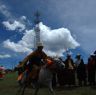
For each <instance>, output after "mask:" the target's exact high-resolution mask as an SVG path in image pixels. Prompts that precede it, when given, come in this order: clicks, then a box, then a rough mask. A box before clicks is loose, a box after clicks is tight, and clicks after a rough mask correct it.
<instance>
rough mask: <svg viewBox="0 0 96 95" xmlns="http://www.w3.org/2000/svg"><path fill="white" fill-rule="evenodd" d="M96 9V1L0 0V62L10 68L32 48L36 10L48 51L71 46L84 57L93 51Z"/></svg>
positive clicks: (60, 49)
mask: <svg viewBox="0 0 96 95" xmlns="http://www.w3.org/2000/svg"><path fill="white" fill-rule="evenodd" d="M95 9H96V0H0V64H2V65H4V66H5V67H7V68H12V67H14V66H15V65H16V64H18V62H19V61H21V60H22V59H23V58H24V57H25V56H26V55H27V54H28V53H30V52H31V51H32V47H33V42H34V41H33V39H34V37H33V36H34V32H33V26H34V23H33V21H34V13H35V12H36V11H37V10H39V11H40V13H41V17H40V19H41V23H40V29H41V30H42V31H41V36H42V40H43V42H44V44H45V51H46V52H47V53H48V54H54V55H56V54H57V53H59V54H61V53H62V52H64V51H65V50H66V48H72V49H73V50H72V55H73V57H74V56H75V55H76V53H81V54H82V56H83V58H84V59H87V57H88V56H89V54H90V53H92V52H93V51H95V50H96V42H95V39H96V37H95V36H96V26H95V25H96V11H95ZM43 31H44V32H43ZM46 31H47V32H46ZM44 35H45V36H47V38H46V37H45V36H44ZM66 37H67V38H66ZM70 37H71V38H70ZM31 39H32V40H31ZM74 49H75V50H74Z"/></svg>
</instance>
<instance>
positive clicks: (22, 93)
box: [21, 84, 27, 95]
mask: <svg viewBox="0 0 96 95" xmlns="http://www.w3.org/2000/svg"><path fill="white" fill-rule="evenodd" d="M26 87H27V85H26V84H25V85H24V86H23V88H22V92H21V95H24V92H25V89H26Z"/></svg>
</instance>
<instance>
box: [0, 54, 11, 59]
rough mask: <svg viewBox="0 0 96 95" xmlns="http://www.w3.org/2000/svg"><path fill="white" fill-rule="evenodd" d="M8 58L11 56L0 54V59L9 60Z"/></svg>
mask: <svg viewBox="0 0 96 95" xmlns="http://www.w3.org/2000/svg"><path fill="white" fill-rule="evenodd" d="M9 57H11V55H9V54H0V59H3V58H9Z"/></svg>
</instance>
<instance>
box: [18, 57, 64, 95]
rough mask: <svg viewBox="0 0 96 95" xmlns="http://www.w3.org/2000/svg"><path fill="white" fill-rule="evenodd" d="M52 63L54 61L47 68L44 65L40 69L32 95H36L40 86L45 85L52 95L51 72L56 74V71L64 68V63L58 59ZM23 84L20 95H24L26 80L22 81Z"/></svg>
mask: <svg viewBox="0 0 96 95" xmlns="http://www.w3.org/2000/svg"><path fill="white" fill-rule="evenodd" d="M53 61H54V62H53V64H51V65H50V66H49V67H47V68H46V64H45V65H44V66H42V67H41V69H40V72H39V77H38V80H37V81H36V87H35V93H34V95H37V94H38V91H39V88H40V86H41V85H46V86H47V87H48V88H49V91H50V92H51V93H52V94H53V95H54V91H53V88H52V78H53V72H55V73H56V71H57V70H58V69H62V68H64V63H63V62H62V61H61V60H60V59H57V58H54V59H53ZM23 82H24V85H23V87H22V89H23V90H22V93H21V94H22V95H24V92H25V88H26V87H27V85H26V78H25V79H23ZM31 82H32V81H31ZM19 91H20V90H19Z"/></svg>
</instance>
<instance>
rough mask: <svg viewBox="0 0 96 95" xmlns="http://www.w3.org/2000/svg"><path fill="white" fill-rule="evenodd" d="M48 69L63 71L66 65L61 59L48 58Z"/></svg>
mask: <svg viewBox="0 0 96 95" xmlns="http://www.w3.org/2000/svg"><path fill="white" fill-rule="evenodd" d="M47 67H48V68H49V69H51V70H57V69H63V68H64V67H65V65H64V63H63V62H62V61H61V60H60V59H59V58H51V57H48V58H47Z"/></svg>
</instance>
